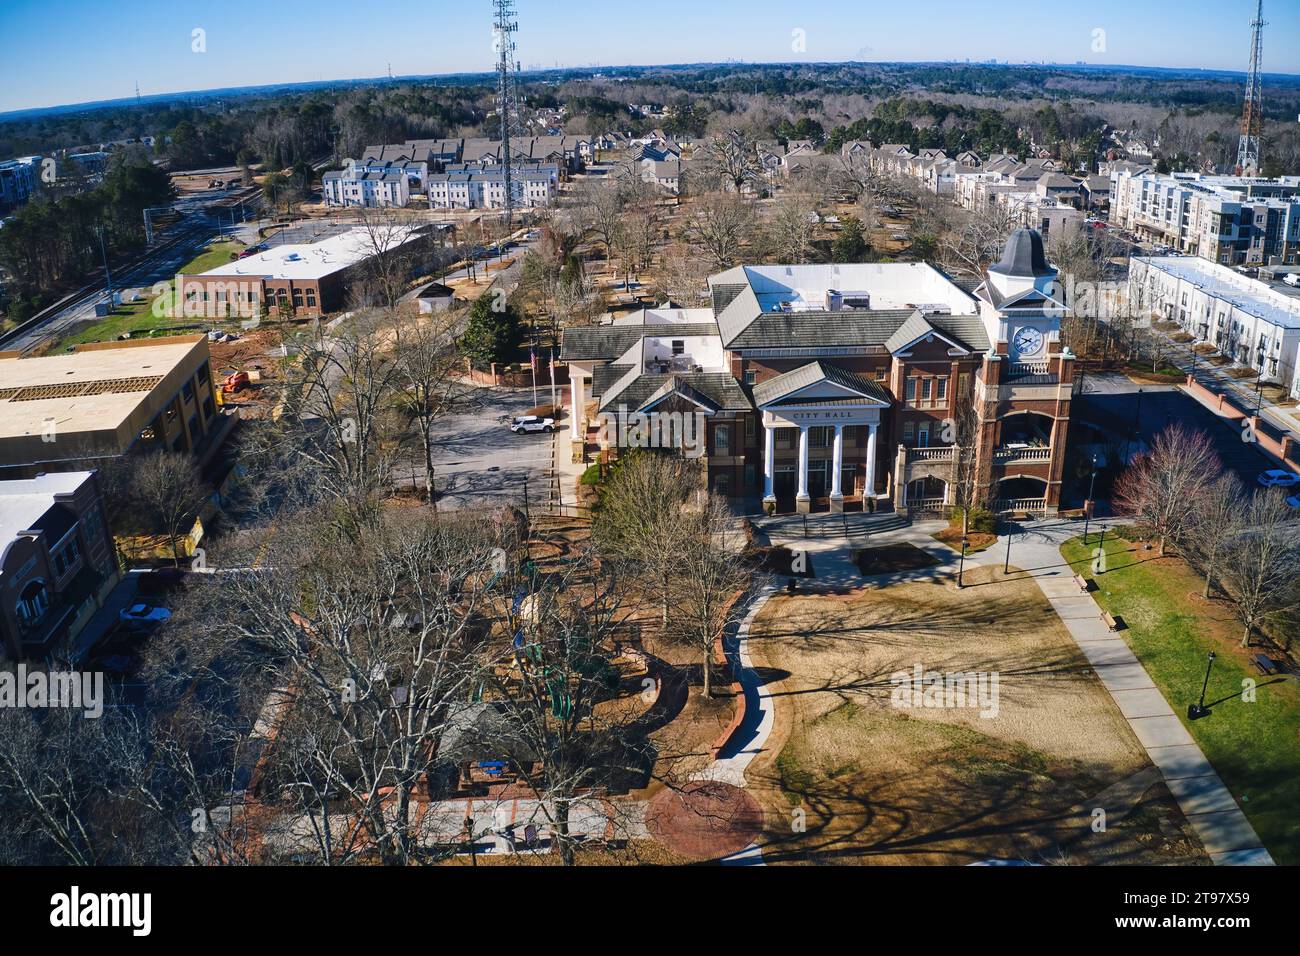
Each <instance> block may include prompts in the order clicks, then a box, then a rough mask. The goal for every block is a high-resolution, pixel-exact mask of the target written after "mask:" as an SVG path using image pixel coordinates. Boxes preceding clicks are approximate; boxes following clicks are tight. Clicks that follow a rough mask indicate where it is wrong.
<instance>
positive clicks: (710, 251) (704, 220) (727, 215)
mask: <svg viewBox="0 0 1300 956" xmlns="http://www.w3.org/2000/svg"><path fill="white" fill-rule="evenodd" d="M754 221H755V216H754V207H753V206H752V205H751V204H750V203H749V202H748V201H746V200H745V199H743V198H741V197H740V196H739V195H737V194H736V193H709V194H707V195H704V196H700V197H699V198H698V199H697V200H696V201H695V203H694V204H693V205H692V206H691V210H690V213H689V214H688V216H687V218H686V234H687V236H688V237H689V238H690V240H691V241H692V242H693V243H694V244H695V245H697V246H699V247H700V248H701V250H702V251H703V252H704V254H705V255H707V256H708V258H709V259H710V261H712V262H713V264H714V265H715V266H717V267H718V268H719V269H728V268H730V267H731V266H733V265H735V264H736V262H737V261H739V259H740V252H741V247H742V245H743V244H744V241H745V239H746V237H748V236H749V235H750V234H751V233H752V231H753V227H754Z"/></svg>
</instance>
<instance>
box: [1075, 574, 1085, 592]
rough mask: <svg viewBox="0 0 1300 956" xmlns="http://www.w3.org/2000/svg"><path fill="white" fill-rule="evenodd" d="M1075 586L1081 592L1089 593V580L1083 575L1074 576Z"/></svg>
mask: <svg viewBox="0 0 1300 956" xmlns="http://www.w3.org/2000/svg"><path fill="white" fill-rule="evenodd" d="M1074 586H1075V587H1076V588H1078V589H1079V590H1080V591H1087V590H1088V579H1087V578H1085V577H1084V576H1083V575H1082V574H1076V575H1075V576H1074Z"/></svg>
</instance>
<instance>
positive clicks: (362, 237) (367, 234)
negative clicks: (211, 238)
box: [203, 226, 419, 279]
mask: <svg viewBox="0 0 1300 956" xmlns="http://www.w3.org/2000/svg"><path fill="white" fill-rule="evenodd" d="M374 233H375V234H374V235H373V236H372V235H371V230H370V229H367V228H366V227H364V226H359V227H357V228H356V229H350V230H348V231H347V232H343V233H340V234H339V235H337V236H330V237H329V238H328V239H322V240H321V241H320V242H300V243H287V244H285V245H283V246H275V247H274V248H272V249H268V250H267V251H266V252H259V253H258V254H257V255H254V256H249V257H248V258H246V259H236V260H234V261H233V262H228V263H226V264H225V265H220V266H217V267H216V268H215V269H209V270H208V271H207V272H205V273H203V275H205V276H259V277H260V276H265V277H266V278H270V279H321V278H324V277H325V276H327V275H332V274H333V273H335V272H338V271H340V270H341V269H346V268H348V267H349V266H354V265H356V264H357V263H358V262H361V261H362V260H363V259H367V258H369V257H370V256H372V255H374V254H375V251H376V247H378V248H380V249H393V248H395V247H396V246H398V245H404V244H405V243H408V242H410V241H411V240H413V239H416V238H418V236H419V230H418V229H417V228H416V227H415V226H376V227H375V229H374Z"/></svg>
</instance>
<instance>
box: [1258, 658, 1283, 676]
mask: <svg viewBox="0 0 1300 956" xmlns="http://www.w3.org/2000/svg"><path fill="white" fill-rule="evenodd" d="M1251 660H1252V661H1254V663H1255V666H1256V667H1258V668H1259V669H1260V670H1262V671H1263V672H1264V673H1265V674H1277V673H1279V672H1280V671H1281V670H1282V668H1280V667H1278V664H1277V661H1275V660H1273V658H1271V657H1269V656H1268V655H1267V654H1255V655H1253V656H1252V657H1251Z"/></svg>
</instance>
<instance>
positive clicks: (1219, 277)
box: [1142, 256, 1300, 329]
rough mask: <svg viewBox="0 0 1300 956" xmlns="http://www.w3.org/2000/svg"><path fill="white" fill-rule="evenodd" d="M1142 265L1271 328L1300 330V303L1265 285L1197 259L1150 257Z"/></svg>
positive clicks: (1215, 264)
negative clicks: (1173, 278)
mask: <svg viewBox="0 0 1300 956" xmlns="http://www.w3.org/2000/svg"><path fill="white" fill-rule="evenodd" d="M1142 261H1144V262H1147V263H1149V264H1150V265H1151V267H1152V268H1154V269H1159V270H1160V271H1161V272H1164V273H1166V274H1167V275H1171V276H1174V277H1175V278H1178V279H1182V280H1184V281H1186V282H1189V283H1191V284H1192V285H1194V286H1196V288H1198V289H1200V290H1202V291H1204V292H1205V293H1206V294H1208V295H1211V296H1213V297H1214V298H1216V299H1221V300H1222V301H1224V302H1227V303H1229V304H1230V305H1232V306H1235V307H1236V308H1238V309H1240V310H1241V311H1242V312H1245V313H1247V314H1248V315H1254V316H1257V317H1258V318H1261V319H1263V320H1264V321H1265V322H1267V323H1269V324H1270V325H1275V326H1277V327H1278V328H1283V329H1300V300H1297V299H1294V298H1292V297H1291V296H1289V295H1286V294H1284V293H1281V292H1278V291H1276V290H1274V289H1273V288H1272V287H1271V286H1269V285H1268V283H1266V282H1260V281H1259V280H1258V279H1252V278H1250V277H1249V276H1244V275H1242V274H1241V273H1239V272H1235V271H1233V270H1232V269H1229V268H1228V267H1227V266H1224V265H1220V264H1219V263H1217V262H1210V261H1208V260H1206V259H1201V258H1199V257H1196V256H1151V257H1149V258H1143V259H1142Z"/></svg>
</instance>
